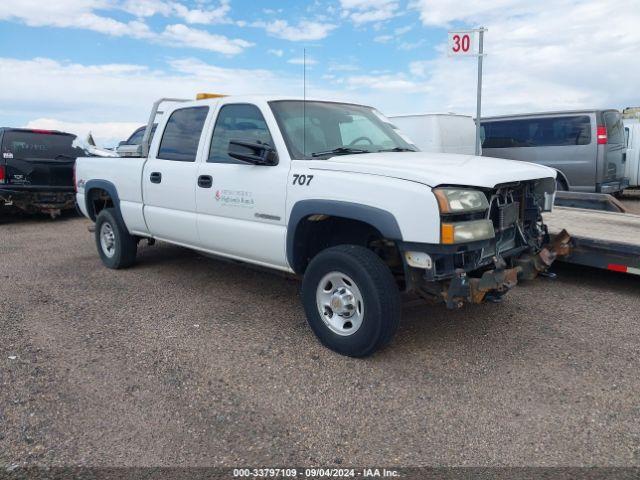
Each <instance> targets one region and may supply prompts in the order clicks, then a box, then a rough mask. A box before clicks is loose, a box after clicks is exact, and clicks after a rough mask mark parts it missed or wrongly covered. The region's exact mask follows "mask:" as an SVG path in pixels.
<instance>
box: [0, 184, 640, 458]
mask: <svg viewBox="0 0 640 480" xmlns="http://www.w3.org/2000/svg"><path fill="white" fill-rule="evenodd" d="M625 201H626V202H627V203H629V204H630V205H632V208H636V209H637V210H638V213H640V208H639V207H640V196H637V198H636V197H634V198H627V199H625ZM88 224H89V223H88V222H87V221H86V220H84V219H80V218H67V219H59V220H56V221H50V220H47V219H24V218H23V219H15V220H9V221H6V220H5V223H3V224H2V225H0V281H1V283H0V338H1V339H2V341H1V342H0V467H1V466H2V465H3V464H4V465H7V466H8V465H15V464H20V465H25V464H26V465H54V466H60V465H90V466H131V465H137V466H151V465H153V466H158V465H172V466H182V465H190V466H193V465H199V466H205V465H206V466H246V465H252V466H257V465H270V466H274V465H280V466H283V465H285V466H286V465H289V466H291V465H298V466H300V465H312V464H316V465H317V464H320V465H325V466H329V465H361V466H362V465H365V466H366V465H389V466H392V465H393V466H416V465H492V466H503V465H544V466H568V465H571V466H575V465H601V466H605V465H607V466H629V465H635V466H638V465H640V401H639V400H638V392H639V391H640V375H638V371H639V367H640V355H639V353H640V321H639V320H640V301H639V300H638V299H639V295H640V278H638V277H631V276H625V275H622V274H615V273H609V272H602V271H596V270H590V269H583V268H577V267H569V266H560V267H557V268H556V272H557V273H558V275H559V277H558V278H557V279H556V280H550V279H539V280H537V281H535V282H531V283H528V284H525V285H523V286H521V287H519V288H517V289H515V290H514V291H513V292H512V293H511V294H510V295H508V297H507V298H506V299H505V301H504V303H502V304H500V305H494V304H490V305H480V306H467V307H465V308H464V309H462V310H460V311H453V312H451V311H447V310H446V309H445V308H444V307H440V306H438V307H413V308H406V309H405V312H404V319H403V322H402V324H401V327H400V330H399V332H398V335H397V336H396V338H395V340H394V342H393V343H392V345H391V346H390V347H388V348H386V349H385V350H383V351H381V352H379V353H378V354H376V355H375V356H373V357H372V358H368V359H364V360H355V359H349V358H345V357H341V356H339V355H336V354H334V353H332V352H330V351H328V350H326V349H324V348H323V347H321V346H320V345H319V344H318V343H317V342H316V340H315V338H314V337H313V335H312V333H311V331H310V330H309V328H307V326H306V323H305V318H304V314H303V311H302V307H301V304H300V301H299V298H298V283H297V282H296V281H294V280H291V279H287V278H283V277H281V276H277V275H273V274H270V273H268V272H261V271H256V270H253V269H250V268H247V267H244V266H241V265H235V264H230V263H225V262H222V261H217V260H211V259H208V258H204V257H202V256H200V255H198V254H196V253H193V252H190V251H188V250H185V249H181V248H178V247H173V246H170V245H167V244H158V245H156V246H154V247H144V248H141V249H140V251H139V252H140V255H139V262H138V264H137V265H136V266H135V267H134V268H131V269H128V270H124V271H110V270H107V269H105V268H103V267H102V266H101V264H100V261H99V259H98V256H97V253H96V251H95V246H94V243H93V239H92V236H91V235H90V234H89V233H88V232H87V225H88Z"/></svg>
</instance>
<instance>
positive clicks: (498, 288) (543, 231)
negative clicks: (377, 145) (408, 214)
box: [400, 178, 570, 309]
mask: <svg viewBox="0 0 640 480" xmlns="http://www.w3.org/2000/svg"><path fill="white" fill-rule="evenodd" d="M433 191H434V194H435V195H436V198H437V199H438V204H439V207H440V214H441V236H440V238H441V241H440V244H438V245H424V244H412V243H403V244H401V245H400V249H401V252H402V255H403V257H404V260H405V272H404V273H405V283H406V290H407V291H410V292H414V293H417V294H418V295H419V296H421V297H423V298H425V299H429V300H434V299H436V300H441V301H444V302H445V303H446V305H447V307H448V308H451V309H454V308H460V307H461V306H462V305H464V304H465V303H482V302H485V301H493V302H499V301H500V300H501V298H502V296H503V295H504V294H506V293H507V292H508V291H509V290H511V289H512V288H513V287H514V286H516V285H517V284H518V282H519V281H521V280H532V279H534V278H535V277H537V276H538V275H540V274H546V273H547V271H548V269H549V267H550V266H551V264H552V263H553V262H554V261H555V260H556V258H557V257H558V256H562V255H567V254H568V253H569V249H570V236H569V234H568V233H567V232H563V233H562V234H560V235H558V236H556V237H555V239H554V241H553V242H551V240H550V237H549V233H548V231H547V228H546V226H545V224H544V222H543V219H542V213H543V212H545V211H550V210H551V209H552V207H553V201H554V193H555V180H554V179H552V178H545V179H539V180H532V181H523V182H512V183H508V184H501V185H497V186H496V187H494V188H492V189H479V188H470V187H461V186H449V185H447V186H440V187H438V188H436V189H434V190H433Z"/></svg>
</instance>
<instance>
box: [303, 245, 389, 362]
mask: <svg viewBox="0 0 640 480" xmlns="http://www.w3.org/2000/svg"><path fill="white" fill-rule="evenodd" d="M302 301H303V305H304V309H305V313H306V315H307V321H308V322H309V325H310V327H311V329H312V330H313V332H314V333H315V334H316V336H317V337H318V339H319V340H320V341H321V342H322V343H323V344H324V345H325V346H327V347H329V348H330V349H332V350H334V351H336V352H338V353H341V354H343V355H348V356H352V357H364V356H367V355H371V354H372V353H373V352H375V351H376V350H378V349H379V348H381V347H383V346H384V345H386V344H387V343H389V342H390V341H391V339H392V337H393V335H394V334H395V332H396V330H397V329H398V324H399V322H400V293H399V291H398V286H397V285H396V282H395V280H394V278H393V275H392V274H391V271H390V270H389V267H387V265H386V264H385V263H384V262H383V261H382V260H381V259H380V258H379V257H378V256H377V255H376V254H375V253H373V252H372V251H370V250H367V249H366V248H364V247H360V246H357V245H340V246H337V247H331V248H328V249H326V250H324V251H322V252H320V253H319V254H318V255H316V256H315V257H314V258H313V260H312V261H311V263H310V264H309V267H308V268H307V271H306V273H305V276H304V279H303V282H302Z"/></svg>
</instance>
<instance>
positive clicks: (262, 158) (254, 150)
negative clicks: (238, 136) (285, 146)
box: [228, 140, 278, 166]
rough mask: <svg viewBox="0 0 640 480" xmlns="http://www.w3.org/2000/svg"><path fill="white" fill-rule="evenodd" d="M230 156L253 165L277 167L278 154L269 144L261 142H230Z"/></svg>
mask: <svg viewBox="0 0 640 480" xmlns="http://www.w3.org/2000/svg"><path fill="white" fill-rule="evenodd" d="M228 153H229V156H230V157H232V158H235V159H236V160H240V161H241V162H246V163H251V164H253V165H268V166H269V165H277V164H278V152H276V150H275V148H273V147H272V146H271V145H269V144H268V143H262V142H261V141H260V140H256V141H255V142H245V141H243V140H230V141H229V150H228Z"/></svg>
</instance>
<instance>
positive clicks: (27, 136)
mask: <svg viewBox="0 0 640 480" xmlns="http://www.w3.org/2000/svg"><path fill="white" fill-rule="evenodd" d="M75 139H76V136H75V135H65V134H58V133H40V132H27V131H11V130H9V131H7V132H5V133H4V136H3V138H2V154H3V157H4V158H5V159H11V158H21V159H25V160H29V159H34V160H43V159H52V160H56V159H59V158H63V159H66V158H71V159H75V158H76V157H80V156H82V155H84V152H83V151H82V149H80V148H76V147H74V146H73V141H74V140H75Z"/></svg>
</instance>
